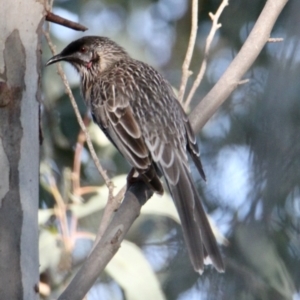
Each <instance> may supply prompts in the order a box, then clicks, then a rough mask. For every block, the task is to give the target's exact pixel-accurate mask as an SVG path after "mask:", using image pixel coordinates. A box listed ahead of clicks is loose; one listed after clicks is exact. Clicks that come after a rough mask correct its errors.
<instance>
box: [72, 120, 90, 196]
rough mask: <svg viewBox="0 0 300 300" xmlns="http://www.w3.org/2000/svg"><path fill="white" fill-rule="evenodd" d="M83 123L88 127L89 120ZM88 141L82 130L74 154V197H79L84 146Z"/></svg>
mask: <svg viewBox="0 0 300 300" xmlns="http://www.w3.org/2000/svg"><path fill="white" fill-rule="evenodd" d="M83 123H84V125H85V126H88V120H87V118H84V120H83ZM85 141H86V137H85V134H84V132H83V131H82V130H80V132H79V134H78V137H77V143H76V148H75V154H74V162H73V172H72V185H73V193H74V195H78V193H77V192H78V190H79V189H80V170H81V160H80V158H81V154H82V150H83V145H84V143H85Z"/></svg>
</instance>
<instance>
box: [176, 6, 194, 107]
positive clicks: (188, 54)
mask: <svg viewBox="0 0 300 300" xmlns="http://www.w3.org/2000/svg"><path fill="white" fill-rule="evenodd" d="M197 30H198V0H193V1H192V28H191V34H190V40H189V44H188V48H187V51H186V55H185V59H184V62H183V64H182V78H181V83H180V88H179V93H178V100H179V102H182V101H183V96H184V92H185V89H186V84H187V81H188V79H189V77H190V76H191V74H192V72H191V71H190V70H189V67H190V64H191V60H192V56H193V52H194V48H195V42H196V38H197Z"/></svg>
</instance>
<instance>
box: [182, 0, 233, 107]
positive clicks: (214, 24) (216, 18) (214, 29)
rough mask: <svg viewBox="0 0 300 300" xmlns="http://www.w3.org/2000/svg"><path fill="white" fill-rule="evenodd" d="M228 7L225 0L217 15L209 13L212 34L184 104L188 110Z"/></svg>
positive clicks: (208, 37)
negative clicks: (221, 18)
mask: <svg viewBox="0 0 300 300" xmlns="http://www.w3.org/2000/svg"><path fill="white" fill-rule="evenodd" d="M227 5H228V0H223V1H222V3H221V4H220V6H219V8H218V10H217V12H216V13H215V14H213V13H209V16H210V18H211V20H212V26H211V29H210V32H209V34H208V36H207V38H206V43H205V49H204V58H203V61H202V64H201V67H200V70H199V73H198V75H197V78H196V80H195V81H194V84H193V86H192V88H191V90H190V92H189V95H188V97H187V99H186V101H185V103H184V108H185V109H187V108H188V106H189V105H190V103H191V101H192V98H193V96H194V94H195V92H196V90H197V88H198V86H199V85H200V83H201V81H202V79H203V76H204V73H205V70H206V66H207V60H208V54H209V49H210V46H211V43H212V41H213V38H214V36H215V34H216V32H217V30H218V29H219V28H220V27H221V26H222V25H221V24H220V23H218V21H219V18H220V16H221V14H222V12H223V10H224V9H225V7H226V6H227Z"/></svg>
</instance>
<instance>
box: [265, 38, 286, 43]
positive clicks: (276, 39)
mask: <svg viewBox="0 0 300 300" xmlns="http://www.w3.org/2000/svg"><path fill="white" fill-rule="evenodd" d="M283 41H284V39H283V38H269V39H268V42H269V43H278V42H283Z"/></svg>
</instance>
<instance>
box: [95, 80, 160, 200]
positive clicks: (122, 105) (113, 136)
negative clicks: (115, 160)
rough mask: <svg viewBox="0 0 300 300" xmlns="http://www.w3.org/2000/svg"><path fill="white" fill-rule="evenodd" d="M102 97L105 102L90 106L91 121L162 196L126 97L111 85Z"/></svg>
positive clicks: (150, 159)
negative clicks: (92, 119) (92, 120)
mask: <svg viewBox="0 0 300 300" xmlns="http://www.w3.org/2000/svg"><path fill="white" fill-rule="evenodd" d="M103 97H104V100H105V101H101V102H95V103H96V105H94V106H93V107H92V114H93V117H94V120H95V121H96V123H98V124H99V126H100V127H101V129H102V130H103V131H104V133H105V134H106V135H107V136H108V138H109V139H110V140H111V141H112V143H113V144H114V145H115V146H116V148H117V149H118V150H119V151H120V153H121V154H122V155H123V156H124V157H125V158H126V160H127V161H128V162H129V163H130V165H131V166H132V167H133V168H135V169H136V170H137V171H138V173H139V174H140V175H141V176H142V178H143V180H144V181H145V182H146V183H147V184H148V185H149V186H150V187H151V188H152V189H153V190H154V191H156V192H157V193H159V194H162V193H163V187H162V184H161V181H160V179H159V177H158V176H157V173H156V170H155V167H154V165H153V163H152V158H151V155H150V153H149V150H148V148H147V146H146V144H145V142H144V139H143V136H142V132H141V129H140V126H139V124H138V123H137V120H136V118H135V116H134V115H133V111H132V108H131V106H130V102H129V99H128V97H127V96H126V95H124V94H122V93H121V92H120V91H118V90H117V89H116V88H115V86H114V85H113V84H111V85H110V86H109V88H106V89H105V95H103ZM100 103H101V104H100Z"/></svg>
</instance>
